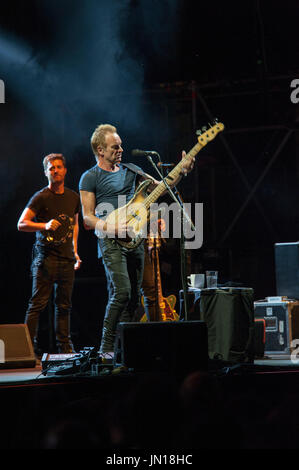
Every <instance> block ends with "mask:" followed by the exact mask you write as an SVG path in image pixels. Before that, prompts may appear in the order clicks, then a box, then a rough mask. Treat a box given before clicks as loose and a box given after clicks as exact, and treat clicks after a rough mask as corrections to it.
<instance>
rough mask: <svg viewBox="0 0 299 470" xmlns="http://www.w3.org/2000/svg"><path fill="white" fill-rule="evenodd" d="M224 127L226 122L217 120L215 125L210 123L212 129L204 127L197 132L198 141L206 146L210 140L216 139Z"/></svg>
mask: <svg viewBox="0 0 299 470" xmlns="http://www.w3.org/2000/svg"><path fill="white" fill-rule="evenodd" d="M223 129H224V124H222V122H217V121H216V120H215V124H214V125H213V126H211V125H210V129H207V127H203V128H202V131H197V132H196V134H197V135H198V137H197V139H198V142H199V143H200V145H202V146H205V145H206V144H207V143H208V142H210V141H211V140H213V139H215V137H216V135H217V134H218V133H219V132H221V131H223ZM202 132H203V133H202Z"/></svg>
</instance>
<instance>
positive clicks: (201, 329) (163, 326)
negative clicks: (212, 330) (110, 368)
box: [114, 321, 208, 373]
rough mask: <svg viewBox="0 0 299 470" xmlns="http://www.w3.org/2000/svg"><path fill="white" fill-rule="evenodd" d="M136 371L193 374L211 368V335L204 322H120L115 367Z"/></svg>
mask: <svg viewBox="0 0 299 470" xmlns="http://www.w3.org/2000/svg"><path fill="white" fill-rule="evenodd" d="M119 365H123V366H126V367H128V368H129V369H133V370H135V371H158V372H173V373H190V372H192V371H195V370H205V369H206V368H207V365H208V335H207V328H206V324H205V323H204V322H202V321H178V322H176V321H175V322H148V323H143V322H142V323H139V322H132V323H127V322H123V323H119V324H118V326H117V332H116V342H115V354H114V366H115V367H117V366H119Z"/></svg>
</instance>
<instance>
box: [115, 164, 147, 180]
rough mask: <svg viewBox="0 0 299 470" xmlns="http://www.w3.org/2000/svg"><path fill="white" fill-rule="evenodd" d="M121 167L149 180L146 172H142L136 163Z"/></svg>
mask: <svg viewBox="0 0 299 470" xmlns="http://www.w3.org/2000/svg"><path fill="white" fill-rule="evenodd" d="M121 165H122V166H124V167H125V168H128V170H131V171H133V173H136V174H137V175H139V176H143V177H144V178H146V179H149V178H148V175H147V174H146V173H144V171H143V170H141V168H139V167H138V166H136V165H134V163H121Z"/></svg>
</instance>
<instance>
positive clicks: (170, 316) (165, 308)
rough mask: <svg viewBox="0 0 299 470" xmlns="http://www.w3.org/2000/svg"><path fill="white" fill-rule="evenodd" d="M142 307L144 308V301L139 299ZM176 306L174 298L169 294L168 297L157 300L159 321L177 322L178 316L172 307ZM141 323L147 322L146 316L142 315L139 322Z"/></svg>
mask: <svg viewBox="0 0 299 470" xmlns="http://www.w3.org/2000/svg"><path fill="white" fill-rule="evenodd" d="M141 303H142V306H143V307H144V299H143V297H142V299H141ZM175 304H176V296H175V295H173V294H171V295H169V296H168V297H162V299H161V300H159V317H160V318H159V321H178V320H179V316H178V314H177V313H176V311H175V309H174V307H175ZM140 321H141V322H147V321H148V320H147V316H146V314H144V315H143V316H142V318H141V320H140Z"/></svg>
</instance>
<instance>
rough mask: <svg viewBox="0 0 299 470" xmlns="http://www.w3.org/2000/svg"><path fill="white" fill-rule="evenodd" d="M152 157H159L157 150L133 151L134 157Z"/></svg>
mask: <svg viewBox="0 0 299 470" xmlns="http://www.w3.org/2000/svg"><path fill="white" fill-rule="evenodd" d="M152 155H158V153H157V152H156V151H155V150H139V149H134V150H132V156H133V157H148V156H152Z"/></svg>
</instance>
